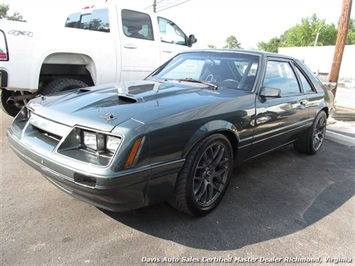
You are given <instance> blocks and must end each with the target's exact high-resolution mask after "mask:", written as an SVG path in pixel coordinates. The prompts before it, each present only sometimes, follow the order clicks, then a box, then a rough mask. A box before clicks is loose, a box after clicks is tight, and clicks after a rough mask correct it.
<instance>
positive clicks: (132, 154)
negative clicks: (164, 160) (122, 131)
mask: <svg viewBox="0 0 355 266" xmlns="http://www.w3.org/2000/svg"><path fill="white" fill-rule="evenodd" d="M142 142H143V137H141V138H139V139H137V140H136V141H135V142H134V144H133V147H132V149H131V152H130V153H129V156H128V159H127V161H126V163H125V168H128V167H131V166H132V165H133V163H134V161H135V159H136V156H137V154H138V151H139V148H140V146H141V144H142Z"/></svg>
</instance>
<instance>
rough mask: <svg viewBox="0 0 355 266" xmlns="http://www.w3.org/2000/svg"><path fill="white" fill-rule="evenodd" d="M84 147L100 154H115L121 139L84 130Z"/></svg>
mask: <svg viewBox="0 0 355 266" xmlns="http://www.w3.org/2000/svg"><path fill="white" fill-rule="evenodd" d="M82 144H83V147H84V148H86V149H88V150H92V151H95V152H98V153H111V154H113V153H115V152H116V150H117V148H118V146H119V145H120V144H121V138H120V137H116V136H110V135H106V134H104V133H98V132H93V131H87V130H82Z"/></svg>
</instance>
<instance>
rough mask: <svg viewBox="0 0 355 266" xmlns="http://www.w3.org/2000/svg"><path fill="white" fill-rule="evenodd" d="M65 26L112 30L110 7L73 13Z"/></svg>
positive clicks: (103, 30)
mask: <svg viewBox="0 0 355 266" xmlns="http://www.w3.org/2000/svg"><path fill="white" fill-rule="evenodd" d="M65 27H68V28H76V29H83V30H93V31H102V32H109V31H110V21H109V15H108V9H93V10H92V12H91V13H89V12H88V13H83V12H78V13H74V14H71V15H70V16H69V17H68V18H67V21H66V23H65Z"/></svg>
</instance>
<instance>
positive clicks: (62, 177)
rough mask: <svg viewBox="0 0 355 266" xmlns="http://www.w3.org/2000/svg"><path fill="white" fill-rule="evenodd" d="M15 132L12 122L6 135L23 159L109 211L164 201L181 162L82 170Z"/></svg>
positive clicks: (56, 182)
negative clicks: (114, 168)
mask: <svg viewBox="0 0 355 266" xmlns="http://www.w3.org/2000/svg"><path fill="white" fill-rule="evenodd" d="M16 131H18V128H16V127H15V126H14V125H12V126H11V127H10V128H9V129H8V131H7V136H8V140H9V143H10V146H11V148H12V149H13V150H14V152H15V153H16V154H17V155H18V156H19V157H20V158H21V159H22V160H23V161H25V162H26V163H27V164H29V165H30V166H32V167H33V168H34V169H36V170H37V171H39V172H40V173H42V174H43V175H44V176H45V177H46V178H47V179H48V180H49V181H50V182H51V183H52V184H54V185H55V186H57V187H58V188H60V189H61V190H62V191H64V192H66V193H68V194H70V195H71V196H73V197H75V198H77V199H79V200H82V201H84V202H87V203H89V204H91V205H94V206H97V207H99V208H102V209H106V210H110V211H127V210H132V209H137V208H141V207H144V206H147V205H151V204H155V203H159V202H163V201H166V200H168V199H169V198H170V196H171V195H172V193H173V191H174V187H175V182H176V178H177V175H178V173H179V171H180V169H181V167H182V166H183V163H184V160H177V161H174V162H169V163H158V164H156V165H154V166H151V165H148V166H142V167H139V168H131V169H126V170H123V171H118V172H113V171H111V170H110V169H108V168H103V167H97V166H93V165H89V164H86V170H84V168H83V167H73V165H75V163H74V161H73V160H70V159H69V158H64V159H65V160H66V161H67V163H66V164H64V163H63V158H61V161H59V160H58V158H56V157H55V154H53V151H48V152H44V151H43V147H41V148H39V145H35V144H33V143H30V144H29V143H26V141H23V140H22V139H21V137H19V136H21V135H22V134H19V132H16ZM70 163H71V164H70ZM76 163H77V162H76Z"/></svg>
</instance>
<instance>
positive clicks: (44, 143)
mask: <svg viewBox="0 0 355 266" xmlns="http://www.w3.org/2000/svg"><path fill="white" fill-rule="evenodd" d="M331 102H332V96H331V94H329V92H328V90H327V89H326V88H325V87H324V86H323V84H322V83H321V82H320V81H319V80H318V79H317V78H316V77H315V76H314V75H313V73H312V72H311V71H310V70H308V68H307V67H305V65H304V64H303V63H302V62H300V61H298V60H296V59H293V58H290V57H287V56H282V55H278V54H271V53H263V52H257V51H246V50H196V51H189V52H184V53H180V54H179V55H177V56H176V57H174V58H173V59H171V60H170V61H168V62H167V63H165V64H163V65H162V66H161V67H160V68H158V69H157V70H156V71H154V72H153V73H152V74H151V75H149V76H148V77H147V78H146V79H145V80H143V81H136V82H124V83H120V84H118V85H117V84H114V85H112V86H108V85H106V86H99V87H89V88H82V89H76V90H73V91H71V92H70V93H66V94H63V93H59V94H56V95H52V96H40V97H37V98H35V99H33V100H31V101H30V102H29V103H28V104H27V105H26V107H25V108H24V109H22V111H21V112H20V113H19V115H18V116H17V117H16V119H15V120H14V122H13V124H12V125H11V127H10V128H9V129H8V131H7V135H8V139H9V142H10V145H11V147H12V149H13V150H14V151H15V152H16V153H17V155H18V156H19V157H20V158H22V159H23V160H24V161H25V162H27V163H28V164H29V165H31V166H32V167H34V168H35V169H37V170H38V171H40V172H41V173H42V174H43V175H44V176H46V177H47V179H48V180H49V181H50V182H52V183H53V184H54V185H56V186H57V187H58V188H60V189H62V190H63V191H65V192H66V193H68V194H70V195H72V196H73V197H76V198H78V199H80V200H83V201H86V202H88V203H90V204H93V205H95V206H98V207H100V208H104V209H108V210H112V211H125V210H131V209H135V208H140V207H144V206H147V205H151V204H155V203H158V202H163V201H169V203H170V204H171V205H172V206H174V207H175V208H177V209H179V210H181V211H183V212H185V213H188V214H192V215H196V216H201V215H205V214H207V213H209V212H211V211H212V210H213V209H215V208H216V207H217V205H218V204H219V203H220V202H221V200H222V198H223V195H224V194H225V192H226V190H227V187H228V183H229V181H230V178H231V174H232V170H233V165H238V164H240V163H241V162H243V161H245V160H247V159H250V158H253V157H256V156H258V155H261V154H264V153H266V152H269V151H272V150H274V149H275V148H278V147H281V146H284V145H287V144H291V143H293V144H294V146H295V148H296V150H298V151H300V152H303V153H306V154H316V153H317V152H318V151H319V150H320V149H321V146H322V144H323V141H324V138H325V133H326V124H327V117H328V115H329V113H330V112H331V108H332V105H331Z"/></svg>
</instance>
